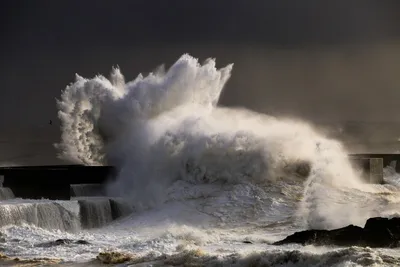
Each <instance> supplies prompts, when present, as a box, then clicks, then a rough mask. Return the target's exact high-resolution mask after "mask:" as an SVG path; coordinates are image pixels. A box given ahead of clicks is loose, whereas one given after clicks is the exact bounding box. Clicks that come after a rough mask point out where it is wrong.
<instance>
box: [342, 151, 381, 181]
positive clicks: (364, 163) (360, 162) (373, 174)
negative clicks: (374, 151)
mask: <svg viewBox="0 0 400 267" xmlns="http://www.w3.org/2000/svg"><path fill="white" fill-rule="evenodd" d="M350 160H351V162H352V163H353V166H354V167H355V168H357V169H359V170H361V172H362V175H363V178H364V179H365V181H366V182H367V183H370V184H382V183H383V166H384V165H383V162H384V161H383V159H382V158H357V157H350Z"/></svg>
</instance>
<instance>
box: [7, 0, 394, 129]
mask: <svg viewBox="0 0 400 267" xmlns="http://www.w3.org/2000/svg"><path fill="white" fill-rule="evenodd" d="M0 9H1V11H0V12H1V14H0V18H1V42H0V43H1V50H0V51H1V76H0V78H1V84H2V86H1V88H0V126H1V127H4V126H8V127H20V126H27V125H29V126H40V125H46V124H47V122H48V120H49V119H53V120H54V121H56V120H57V119H56V107H55V98H56V97H58V96H59V95H60V92H61V90H62V89H64V88H65V86H66V85H67V84H69V83H70V82H72V81H73V79H74V75H75V73H79V74H80V75H83V76H89V77H92V76H94V75H96V74H98V73H102V74H105V75H108V73H109V71H110V69H111V67H112V66H113V65H119V66H120V67H121V68H122V72H123V73H124V74H125V76H126V77H127V78H128V79H131V78H133V77H136V76H137V74H138V73H139V72H148V71H151V70H152V69H153V68H154V67H156V66H157V65H159V64H161V63H166V64H167V65H170V64H172V63H173V62H174V61H175V60H176V59H177V58H178V57H179V56H180V55H181V54H183V53H186V52H189V53H191V54H192V55H193V56H195V57H199V58H201V59H204V58H206V57H216V58H217V64H218V65H219V66H222V65H223V64H226V63H231V62H232V63H235V67H234V73H233V77H232V79H231V81H230V82H229V84H228V86H227V88H226V91H225V92H224V95H223V98H222V103H223V104H225V105H239V106H246V107H249V108H252V109H255V110H258V111H261V112H270V113H274V114H285V115H293V116H299V117H305V118H307V119H312V120H314V119H315V120H336V119H346V118H349V119H367V120H399V119H397V117H398V115H397V114H400V105H399V99H400V42H399V37H400V1H398V0H397V1H396V0H393V1H385V0H379V1H378V0H377V1H369V0H359V1H352V0H347V1H345V0H343V1H338V0H332V1H323V0H315V1H296V0H293V1H289V0H286V1H285V0H276V1H272V0H271V1H269V0H260V1H250V0H241V1H239V0H219V1H217V0H198V1H194V0H193V1H188V0H182V1H177V0H168V1H167V0H152V1H145V0H143V1H142V0H131V1H128V0H127V1H115V0H113V1H103V0H96V1H94V0H93V1H89V0H86V1H82V0H81V1H74V0H68V1H62V0H57V1H54V0H47V1H40V0H36V1H35V0H26V1H18V0H3V1H1V7H0ZM10 125H13V126H10Z"/></svg>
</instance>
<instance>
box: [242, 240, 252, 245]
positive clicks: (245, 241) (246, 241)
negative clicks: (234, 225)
mask: <svg viewBox="0 0 400 267" xmlns="http://www.w3.org/2000/svg"><path fill="white" fill-rule="evenodd" d="M242 243H243V244H253V242H251V241H249V240H244V241H243V242H242Z"/></svg>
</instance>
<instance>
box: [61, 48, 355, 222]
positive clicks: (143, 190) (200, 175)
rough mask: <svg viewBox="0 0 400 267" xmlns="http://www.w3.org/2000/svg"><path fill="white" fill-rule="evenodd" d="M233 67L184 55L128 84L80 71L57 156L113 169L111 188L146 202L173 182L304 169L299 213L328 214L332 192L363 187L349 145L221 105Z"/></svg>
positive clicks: (250, 178)
mask: <svg viewBox="0 0 400 267" xmlns="http://www.w3.org/2000/svg"><path fill="white" fill-rule="evenodd" d="M232 67H233V65H228V66H226V67H224V68H222V69H217V68H216V62H215V60H214V59H208V60H206V61H205V62H204V63H203V64H199V62H198V60H197V59H195V58H193V57H191V56H189V55H183V56H182V57H181V58H179V59H178V60H177V61H176V63H175V64H174V65H172V66H171V67H170V68H169V69H168V70H167V71H165V70H164V69H163V68H159V69H158V70H156V71H155V72H153V73H150V74H149V75H148V76H146V77H144V76H142V75H139V76H138V77H137V78H136V79H135V80H133V81H131V82H127V83H125V80H124V77H123V75H122V74H121V72H120V70H119V69H117V68H114V69H113V70H112V73H111V78H110V79H106V78H105V77H103V76H97V77H95V78H93V79H84V78H82V77H80V76H78V75H77V77H76V81H75V83H73V84H71V85H70V86H68V87H67V88H66V89H65V90H64V92H63V94H62V96H61V99H60V100H59V101H58V107H59V118H60V120H61V122H62V138H61V142H60V144H58V145H57V147H58V149H59V151H60V155H61V156H62V157H64V158H67V159H69V160H72V161H75V162H78V163H83V164H87V165H101V164H112V165H114V166H116V167H117V168H118V169H119V177H118V178H117V180H116V182H115V183H113V184H111V185H110V186H109V193H110V194H112V195H118V196H124V197H125V198H128V199H130V201H131V203H134V204H135V205H136V206H142V207H149V206H152V205H156V204H158V203H162V202H164V201H166V200H167V199H168V196H167V191H168V190H167V188H169V187H170V186H171V185H172V184H174V183H175V182H176V181H185V182H186V184H191V185H193V186H195V185H198V184H219V185H220V184H237V183H251V184H257V185H260V186H263V185H264V186H266V184H271V183H274V181H277V180H279V179H282V178H284V179H299V177H298V176H299V173H300V174H302V175H300V178H303V179H304V184H305V186H304V188H305V189H304V190H305V192H304V196H303V200H302V205H301V209H300V210H301V213H302V216H303V217H304V218H306V219H307V220H308V223H310V224H316V223H315V220H317V221H318V222H320V221H321V220H322V221H326V220H330V219H331V217H334V215H331V214H329V212H327V209H328V210H329V205H328V204H327V203H326V201H321V200H323V199H325V198H326V190H329V188H337V187H349V188H361V187H362V183H361V182H360V179H359V178H358V175H357V173H355V171H354V170H353V169H352V167H351V164H350V162H349V161H348V159H347V156H346V151H345V149H344V148H343V147H342V146H341V144H340V143H339V142H337V141H335V140H330V139H328V138H325V137H324V136H322V135H320V134H319V133H318V132H317V131H315V130H314V129H313V128H312V127H311V126H310V125H308V124H306V123H304V122H300V121H296V120H289V119H277V118H274V117H270V116H266V115H263V114H257V113H254V112H250V111H248V110H243V109H229V108H222V107H218V106H217V104H218V100H219V97H220V95H221V92H222V90H223V88H224V86H225V84H226V82H227V81H228V79H229V77H230V76H231V71H232ZM244 89H245V88H244ZM302 168H303V170H305V171H300V172H299V169H300V170H301V169H302ZM305 177H307V178H305ZM321 188H322V189H324V190H322V189H321ZM182 190H183V189H182ZM320 203H322V204H320ZM321 216H322V217H323V218H322V219H321V218H320V217H321Z"/></svg>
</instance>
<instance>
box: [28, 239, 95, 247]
mask: <svg viewBox="0 0 400 267" xmlns="http://www.w3.org/2000/svg"><path fill="white" fill-rule="evenodd" d="M70 244H75V245H89V244H90V243H89V242H88V241H86V240H81V239H80V240H72V239H67V238H65V239H57V240H55V241H50V242H45V243H40V244H37V245H36V247H45V248H48V247H54V246H60V245H70Z"/></svg>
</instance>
